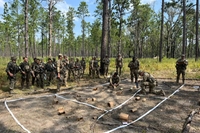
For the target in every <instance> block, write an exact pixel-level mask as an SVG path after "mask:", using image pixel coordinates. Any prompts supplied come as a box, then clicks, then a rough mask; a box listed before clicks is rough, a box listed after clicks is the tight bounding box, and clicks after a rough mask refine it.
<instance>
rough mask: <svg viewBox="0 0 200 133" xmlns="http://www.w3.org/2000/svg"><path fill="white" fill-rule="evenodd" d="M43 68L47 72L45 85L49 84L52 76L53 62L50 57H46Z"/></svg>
mask: <svg viewBox="0 0 200 133" xmlns="http://www.w3.org/2000/svg"><path fill="white" fill-rule="evenodd" d="M45 70H46V74H47V86H49V85H50V83H51V81H52V80H53V77H54V64H53V63H52V60H51V58H48V62H47V63H46V64H45Z"/></svg>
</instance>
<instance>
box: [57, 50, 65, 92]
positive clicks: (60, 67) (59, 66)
mask: <svg viewBox="0 0 200 133" xmlns="http://www.w3.org/2000/svg"><path fill="white" fill-rule="evenodd" d="M62 58H63V55H62V54H59V55H58V61H57V73H58V75H57V78H58V81H57V91H60V87H61V85H62V83H63V80H64V77H65V66H64V64H63V59H62Z"/></svg>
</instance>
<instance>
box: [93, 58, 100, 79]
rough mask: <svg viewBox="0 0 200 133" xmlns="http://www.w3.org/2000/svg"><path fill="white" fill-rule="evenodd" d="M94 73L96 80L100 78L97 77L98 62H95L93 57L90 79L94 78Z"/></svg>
mask: <svg viewBox="0 0 200 133" xmlns="http://www.w3.org/2000/svg"><path fill="white" fill-rule="evenodd" d="M95 73H96V75H97V76H98V78H100V76H99V62H98V60H96V57H93V61H92V78H94V77H95Z"/></svg>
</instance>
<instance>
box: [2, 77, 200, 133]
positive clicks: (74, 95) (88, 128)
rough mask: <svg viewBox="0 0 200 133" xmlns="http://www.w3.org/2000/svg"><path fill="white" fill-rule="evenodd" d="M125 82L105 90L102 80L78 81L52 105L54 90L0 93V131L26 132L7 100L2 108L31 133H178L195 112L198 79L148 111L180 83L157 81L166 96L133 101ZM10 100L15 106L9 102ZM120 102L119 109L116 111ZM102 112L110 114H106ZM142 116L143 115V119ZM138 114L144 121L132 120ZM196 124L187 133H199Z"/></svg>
mask: <svg viewBox="0 0 200 133" xmlns="http://www.w3.org/2000/svg"><path fill="white" fill-rule="evenodd" d="M127 77H129V76H124V78H122V81H121V84H120V86H119V87H118V88H116V89H111V88H107V85H108V84H106V83H107V82H106V79H104V78H103V77H102V78H101V79H94V80H91V79H84V80H81V81H80V83H79V85H76V84H71V85H70V86H69V88H64V87H63V88H62V89H61V92H58V93H56V94H57V97H56V99H57V100H58V103H57V104H56V103H55V95H54V94H55V92H53V91H52V90H53V87H52V88H51V87H50V88H49V89H45V90H43V89H37V90H36V91H34V90H35V89H33V88H32V89H30V90H25V91H24V93H18V94H14V95H13V96H12V97H9V94H8V93H7V92H4V93H3V92H2V93H1V95H0V97H1V98H2V99H1V100H0V101H1V104H0V132H1V133H12V132H13V133H23V132H26V131H24V130H23V129H22V128H21V127H20V126H19V125H18V124H17V123H16V122H15V120H14V119H13V118H12V116H11V115H10V113H9V112H8V110H7V109H6V107H5V104H4V101H5V100H6V101H8V102H7V105H8V107H9V109H10V110H11V111H12V113H13V114H14V116H15V117H16V118H17V120H18V121H19V122H20V123H21V124H22V125H23V126H24V127H25V128H26V129H27V130H29V131H30V132H32V133H102V132H106V131H109V130H112V129H115V128H117V127H119V126H121V125H124V127H123V128H120V129H117V130H114V131H113V132H114V133H180V132H181V131H182V127H183V124H184V122H185V119H186V117H187V116H188V114H189V113H190V112H191V111H193V110H196V109H198V108H199V105H198V102H199V96H200V91H198V90H197V89H194V86H199V85H200V81H199V80H186V83H185V85H184V86H183V87H182V88H180V91H178V92H177V93H175V94H174V95H173V96H171V97H169V99H166V101H164V102H163V103H161V104H160V105H159V106H158V107H157V108H155V109H152V108H154V107H155V106H156V105H157V104H158V103H160V102H161V101H163V100H164V99H165V98H168V96H170V95H171V94H172V93H173V92H175V91H176V90H177V89H178V88H179V87H180V86H181V84H176V83H175V80H174V79H167V78H162V76H159V78H158V79H157V80H158V82H159V84H158V86H157V87H156V90H159V89H163V90H164V91H165V93H166V96H159V95H153V94H148V95H142V94H136V95H135V96H134V94H135V93H136V92H137V91H138V89H137V88H133V89H132V90H131V89H130V88H131V87H133V84H131V82H130V79H129V78H127ZM50 90H51V91H50ZM147 90H148V89H147ZM135 97H140V100H136V99H135ZM19 98H24V99H19ZM9 100H15V101H10V102H9ZM125 101H126V102H125ZM109 102H112V103H114V106H111V107H109V106H108V103H109ZM122 103H124V104H123V105H122V106H120V105H121V104H122ZM91 105H93V106H91ZM59 107H63V108H64V111H65V114H61V115H58V111H57V109H58V108H59ZM111 109H112V110H111ZM131 110H133V111H131ZM150 110H151V111H150ZM106 111H109V112H107V113H106V114H105V112H106ZM148 111H149V112H148ZM147 112H148V113H147ZM120 113H125V114H128V116H129V118H128V121H123V120H121V119H120V118H119V114H120ZM145 113H147V114H146V115H144V114H145ZM102 114H104V115H103V116H102ZM142 115H144V117H142V118H141V119H138V121H137V118H140V117H141V116H142ZM100 116H101V117H100ZM98 118H99V119H98ZM135 120H136V121H135ZM134 121H135V122H134ZM124 122H127V123H130V122H132V124H130V125H128V126H125V124H127V123H124ZM199 125H200V115H199V114H196V115H195V116H194V117H193V120H192V123H191V127H192V128H191V130H190V131H191V132H193V133H199V132H200V127H199Z"/></svg>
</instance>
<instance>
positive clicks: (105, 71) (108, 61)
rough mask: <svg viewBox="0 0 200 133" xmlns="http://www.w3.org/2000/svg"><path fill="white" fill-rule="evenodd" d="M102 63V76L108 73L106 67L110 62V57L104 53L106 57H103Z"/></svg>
mask: <svg viewBox="0 0 200 133" xmlns="http://www.w3.org/2000/svg"><path fill="white" fill-rule="evenodd" d="M102 62H103V64H104V76H107V75H108V68H109V64H110V59H109V58H108V56H107V55H106V57H105V58H104V59H103V61H102Z"/></svg>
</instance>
